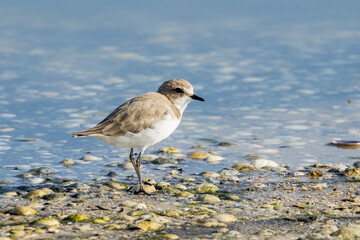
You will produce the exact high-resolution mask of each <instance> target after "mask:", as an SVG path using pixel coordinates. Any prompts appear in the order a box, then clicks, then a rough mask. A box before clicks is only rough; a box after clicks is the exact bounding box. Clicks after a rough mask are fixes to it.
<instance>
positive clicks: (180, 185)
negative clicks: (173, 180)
mask: <svg viewBox="0 0 360 240" xmlns="http://www.w3.org/2000/svg"><path fill="white" fill-rule="evenodd" d="M174 188H177V189H180V190H187V189H188V188H187V187H186V186H185V185H184V184H181V183H178V184H176V185H174Z"/></svg>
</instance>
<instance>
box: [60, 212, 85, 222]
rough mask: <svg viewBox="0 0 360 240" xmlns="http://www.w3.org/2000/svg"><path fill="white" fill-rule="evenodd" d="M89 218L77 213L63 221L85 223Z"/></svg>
mask: <svg viewBox="0 0 360 240" xmlns="http://www.w3.org/2000/svg"><path fill="white" fill-rule="evenodd" d="M87 220H89V217H88V216H86V215H85V214H82V213H75V214H72V215H70V216H67V217H66V218H64V219H63V221H64V222H85V221H87Z"/></svg>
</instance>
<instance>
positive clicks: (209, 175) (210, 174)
mask: <svg viewBox="0 0 360 240" xmlns="http://www.w3.org/2000/svg"><path fill="white" fill-rule="evenodd" d="M201 176H203V177H204V178H219V177H220V176H221V175H220V174H219V173H215V172H203V173H201Z"/></svg>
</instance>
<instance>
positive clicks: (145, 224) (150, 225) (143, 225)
mask: <svg viewBox="0 0 360 240" xmlns="http://www.w3.org/2000/svg"><path fill="white" fill-rule="evenodd" d="M134 227H135V228H138V229H141V230H143V231H157V230H160V229H161V228H162V225H161V224H160V223H157V222H152V221H141V222H137V223H135V224H134Z"/></svg>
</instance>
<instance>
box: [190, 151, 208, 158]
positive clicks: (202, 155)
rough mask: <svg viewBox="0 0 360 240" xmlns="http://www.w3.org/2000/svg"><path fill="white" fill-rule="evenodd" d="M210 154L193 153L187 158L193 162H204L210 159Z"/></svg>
mask: <svg viewBox="0 0 360 240" xmlns="http://www.w3.org/2000/svg"><path fill="white" fill-rule="evenodd" d="M208 155H209V154H208V153H206V152H191V153H189V154H188V155H187V156H188V157H189V158H192V160H204V159H206V158H207V157H208Z"/></svg>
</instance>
